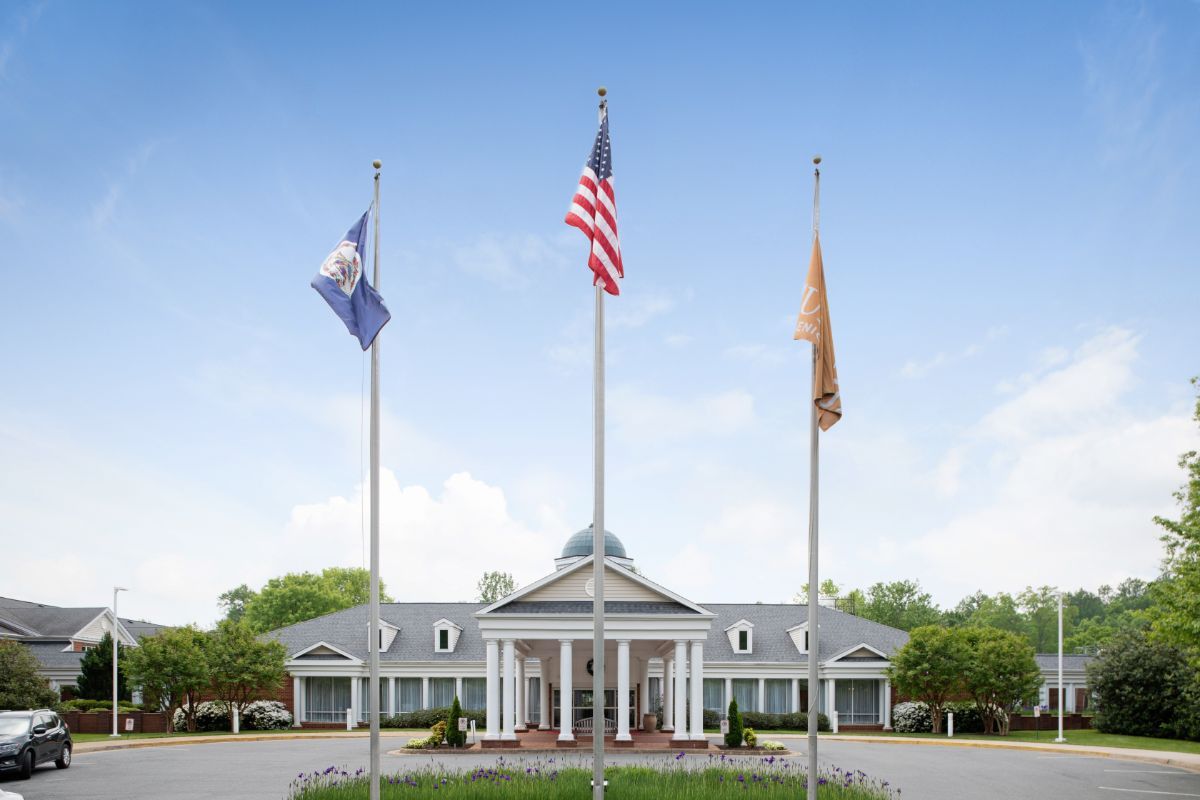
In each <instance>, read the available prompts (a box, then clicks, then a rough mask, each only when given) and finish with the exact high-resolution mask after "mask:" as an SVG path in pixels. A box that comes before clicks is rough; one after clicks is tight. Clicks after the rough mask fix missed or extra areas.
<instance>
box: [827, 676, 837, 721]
mask: <svg viewBox="0 0 1200 800" xmlns="http://www.w3.org/2000/svg"><path fill="white" fill-rule="evenodd" d="M835 711H837V681H836V680H835V679H833V678H826V679H825V716H827V717H829V720H830V724H832V723H833V712H835Z"/></svg>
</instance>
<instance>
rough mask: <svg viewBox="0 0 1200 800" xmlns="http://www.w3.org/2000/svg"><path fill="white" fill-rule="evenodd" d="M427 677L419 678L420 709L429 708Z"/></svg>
mask: <svg viewBox="0 0 1200 800" xmlns="http://www.w3.org/2000/svg"><path fill="white" fill-rule="evenodd" d="M429 699H430V698H429V677H428V676H426V677H424V678H421V708H430V705H429Z"/></svg>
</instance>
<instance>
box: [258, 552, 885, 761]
mask: <svg viewBox="0 0 1200 800" xmlns="http://www.w3.org/2000/svg"><path fill="white" fill-rule="evenodd" d="M605 555H606V572H605V610H606V614H605V664H606V667H607V668H606V673H607V679H606V681H605V683H606V686H607V689H606V691H605V698H604V711H603V716H604V719H605V726H606V730H607V731H608V732H609V733H615V736H616V740H617V741H618V742H621V741H629V740H630V739H631V738H632V735H633V732H635V731H636V730H639V729H641V728H642V726H643V724H646V725H649V724H651V721H648V720H644V716H645V715H647V714H653V713H654V712H655V710H656V709H657V707H658V704H659V703H662V707H663V717H664V720H663V728H664V730H667V731H670V732H671V734H672V739H673V740H674V741H676V742H679V743H682V742H686V741H693V740H700V739H702V738H703V725H702V722H703V712H704V710H705V709H711V710H713V711H716V712H718V713H724V711H725V709H726V708H727V706H728V703H729V700H730V699H731V698H733V697H736V698H737V701H738V706H739V708H740V709H741V710H742V711H761V712H766V713H788V712H796V711H800V710H802V709H804V708H805V707H806V705H807V702H808V686H807V674H808V673H807V670H808V657H809V652H808V636H807V618H808V610H807V607H806V606H802V605H794V604H761V603H750V604H743V603H736V604H729V603H704V604H700V603H696V602H693V601H691V600H689V599H687V598H684V597H681V596H679V595H678V594H675V593H674V592H672V591H671V590H670V589H668V588H666V587H664V586H660V585H659V584H657V583H654V582H653V581H651V580H648V579H647V578H645V577H643V576H642V575H640V574H638V573H637V572H635V571H634V570H633V569H632V568H633V560H632V559H631V558H629V557H628V555H627V554H626V552H625V547H624V545H622V543H621V542H620V540H619V539H617V537H616V536H614V535H613V534H612V533H609V532H606V533H605ZM591 595H592V531H591V529H590V528H587V529H584V530H582V531H579V532H578V533H576V534H575V535H573V536H572V537H571V538H570V539H569V540H568V541H567V543H566V545H565V546H564V548H563V550H562V553H561V555H560V556H559V557H558V558H557V559H555V570H554V571H553V572H552V573H550V574H549V575H547V576H546V577H544V578H542V579H541V580H539V581H536V582H535V583H533V584H531V585H529V586H526V587H524V588H522V589H520V590H518V591H516V592H514V593H513V594H511V595H509V596H508V597H505V598H503V599H501V600H499V601H498V602H495V603H492V604H490V605H484V604H481V603H386V604H384V605H382V606H381V609H380V628H381V631H380V638H381V642H380V668H381V679H380V680H381V686H380V691H381V695H380V696H381V707H382V710H383V713H384V714H397V713H402V712H407V711H414V710H417V709H421V708H440V707H445V706H449V705H450V703H451V702H452V699H453V698H454V696H455V695H457V696H458V697H459V698H460V702H461V703H462V705H463V707H464V708H466V709H480V710H486V712H487V725H486V730H485V733H484V740H485V742H489V741H490V742H497V743H503V742H506V741H509V742H511V741H513V740H515V739H516V738H517V735H518V734H519V733H521V732H523V731H526V730H529V729H531V728H535V727H536V728H540V729H542V730H555V731H557V732H558V733H557V738H558V739H559V740H560V741H561V742H563V743H569V742H571V741H573V740H574V738H575V735H576V734H577V733H579V732H580V731H586V730H588V729H589V728H590V726H591V725H592V723H593V717H594V710H593V702H592V676H591V674H590V671H591V666H592V656H593V651H592V600H591ZM819 624H820V626H821V627H820V637H819V645H820V654H819V659H820V663H819V674H820V686H819V691H820V694H819V696H818V699H819V704H820V709H821V711H823V712H825V713H828V712H829V711H831V710H836V711H837V714H838V721H839V723H840V726H841V727H847V726H863V727H874V728H887V727H890V709H891V705H892V701H891V686H890V684H889V682H888V680H887V677H886V675H885V670H886V668H887V666H888V658H889V657H890V656H891V655H892V653H894V652H895V651H896V650H897V649H898V648H899V647H901V646H902V645H903V644H904V643H905V642H906V641H907V640H908V635H907V634H906V633H905V632H903V631H900V630H897V629H895V628H891V627H888V626H886V625H880V624H878V623H875V622H871V621H869V620H865V619H862V618H860V617H855V616H852V615H850V614H845V613H842V612H840V611H836V610H834V609H833V608H827V607H824V606H822V607H821V608H820V610H819ZM367 630H368V625H367V607H366V606H357V607H355V608H350V609H346V610H344V611H339V612H337V613H334V614H329V615H327V616H324V617H319V618H317V619H312V620H308V621H306V622H301V623H298V624H296V625H292V626H289V627H287V628H281V629H279V630H277V631H272V632H271V633H269V634H267V636H268V637H270V638H274V639H276V640H278V641H280V642H282V643H283V645H284V646H285V647H286V648H287V652H288V661H287V668H288V672H289V673H290V675H291V677H292V686H291V690H292V691H291V703H290V705H291V708H292V710H293V712H294V713H295V716H296V721H297V722H296V724H297V725H304V726H321V725H337V726H344V725H345V722H346V715H347V713H349V714H350V715H351V718H352V719H353V720H357V721H359V722H364V723H365V721H366V711H365V708H366V705H367V702H366V698H367V688H368V658H369V652H368V633H367ZM286 694H287V693H286V692H285V699H286ZM564 700H565V703H564ZM564 709H565V710H564ZM564 718H565V719H567V720H570V721H571V723H572V724H570V725H567V726H563V725H562V721H563V719H564Z"/></svg>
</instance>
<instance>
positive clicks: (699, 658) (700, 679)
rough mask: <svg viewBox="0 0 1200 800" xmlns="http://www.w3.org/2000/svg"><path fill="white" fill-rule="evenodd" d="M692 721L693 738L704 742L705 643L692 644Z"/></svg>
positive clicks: (705, 737) (690, 726)
mask: <svg viewBox="0 0 1200 800" xmlns="http://www.w3.org/2000/svg"><path fill="white" fill-rule="evenodd" d="M691 672H692V721H691V724H690V725H689V726H688V727H689V728H690V729H691V731H692V738H693V739H696V740H697V741H702V740H704V739H707V738H708V737H707V736H705V735H704V642H699V641H696V642H692V669H691Z"/></svg>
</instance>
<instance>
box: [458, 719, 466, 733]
mask: <svg viewBox="0 0 1200 800" xmlns="http://www.w3.org/2000/svg"><path fill="white" fill-rule="evenodd" d="M458 729H459V730H460V731H462V732H463V733H466V732H467V718H466V717H459V718H458Z"/></svg>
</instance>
